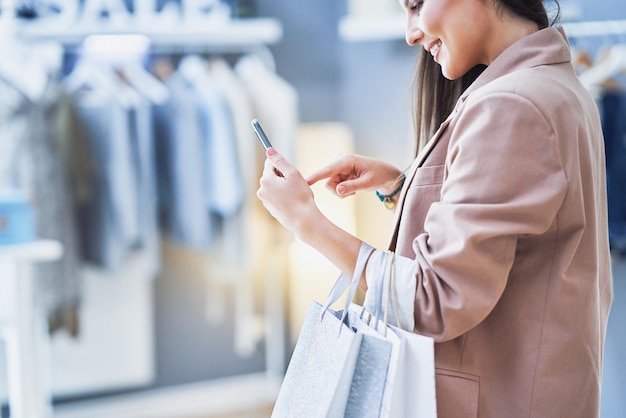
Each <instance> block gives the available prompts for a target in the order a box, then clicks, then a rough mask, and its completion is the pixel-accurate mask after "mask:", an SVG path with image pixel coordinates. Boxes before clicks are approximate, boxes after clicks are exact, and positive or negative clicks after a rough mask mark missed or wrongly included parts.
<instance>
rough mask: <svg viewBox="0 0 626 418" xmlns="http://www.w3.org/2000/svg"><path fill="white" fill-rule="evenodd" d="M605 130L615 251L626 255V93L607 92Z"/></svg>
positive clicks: (611, 235)
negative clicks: (625, 191)
mask: <svg viewBox="0 0 626 418" xmlns="http://www.w3.org/2000/svg"><path fill="white" fill-rule="evenodd" d="M600 108H601V109H602V114H601V121H602V129H603V132H604V145H605V152H606V177H607V194H608V196H607V197H608V206H609V241H610V242H611V248H612V249H614V250H617V251H618V252H620V253H622V254H624V255H626V194H624V185H626V92H624V91H618V90H606V91H605V92H604V94H603V95H602V97H601V106H600Z"/></svg>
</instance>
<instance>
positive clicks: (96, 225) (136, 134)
mask: <svg viewBox="0 0 626 418" xmlns="http://www.w3.org/2000/svg"><path fill="white" fill-rule="evenodd" d="M65 88H66V89H67V90H68V91H69V92H70V94H71V97H72V100H73V103H74V107H75V112H76V115H77V119H78V124H79V125H80V132H81V133H82V136H83V137H84V139H85V141H86V142H87V148H88V149H89V150H90V153H91V154H92V155H93V157H94V158H93V159H92V164H93V166H92V167H91V170H92V176H91V178H90V179H89V186H88V187H87V189H88V191H87V192H86V193H84V195H83V196H82V198H81V199H80V200H79V201H78V205H79V222H80V231H81V238H82V244H83V245H82V248H83V257H84V260H85V261H87V262H89V263H91V264H92V265H95V266H97V267H101V268H104V269H106V270H111V271H114V270H115V269H118V268H121V267H122V266H123V265H124V262H125V261H126V260H127V259H128V257H129V256H130V255H131V254H133V253H135V252H141V253H142V255H143V256H144V259H145V260H146V262H145V263H144V264H145V265H146V272H147V274H148V275H149V276H150V277H155V276H156V274H157V272H158V270H159V268H160V245H159V234H158V217H157V191H156V174H155V161H154V135H153V132H152V128H153V127H152V119H153V118H152V102H151V101H150V100H149V99H148V98H147V97H145V96H142V95H141V94H140V93H139V92H138V91H136V89H134V88H133V87H132V86H131V85H129V84H128V80H127V79H126V78H123V77H120V74H119V73H118V72H116V71H114V70H113V69H112V68H106V66H102V65H100V66H96V65H94V63H90V62H88V61H86V62H81V63H79V64H78V65H77V67H76V68H75V69H74V70H73V72H72V73H71V74H70V75H69V76H68V77H67V78H66V80H65Z"/></svg>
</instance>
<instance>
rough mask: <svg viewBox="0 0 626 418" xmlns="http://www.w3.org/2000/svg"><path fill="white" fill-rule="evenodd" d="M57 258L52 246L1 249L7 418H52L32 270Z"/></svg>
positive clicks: (58, 249)
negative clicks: (8, 410) (7, 392)
mask: <svg viewBox="0 0 626 418" xmlns="http://www.w3.org/2000/svg"><path fill="white" fill-rule="evenodd" d="M62 254H63V248H62V246H61V244H60V243H58V242H56V241H47V240H41V241H35V242H31V243H27V244H19V245H9V246H0V338H2V340H3V341H4V343H5V345H6V353H7V355H6V361H7V375H8V387H9V394H8V395H9V396H8V398H9V408H10V412H11V415H10V416H11V417H12V418H13V417H14V418H47V417H51V416H52V401H51V391H50V379H49V375H50V373H49V371H50V365H49V354H48V335H47V327H46V326H45V315H44V314H43V313H42V312H39V311H38V310H37V309H36V306H35V304H34V300H33V299H34V298H33V296H34V292H33V274H32V265H33V264H34V263H39V262H46V261H54V260H57V259H59V258H60V257H61V255H62Z"/></svg>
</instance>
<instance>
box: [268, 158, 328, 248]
mask: <svg viewBox="0 0 626 418" xmlns="http://www.w3.org/2000/svg"><path fill="white" fill-rule="evenodd" d="M266 156H267V159H266V160H265V166H264V168H263V175H262V176H261V180H260V186H261V187H260V188H259V190H258V191H257V197H258V198H259V199H260V200H261V202H263V205H264V206H265V208H266V209H267V210H268V211H269V212H270V214H271V215H272V216H273V217H274V218H276V219H277V220H278V221H279V222H280V223H281V224H282V225H283V226H284V227H285V228H287V229H288V230H290V231H291V232H293V233H294V234H295V235H296V236H300V235H301V234H302V233H303V232H304V228H306V226H307V225H312V224H314V223H315V221H314V219H315V216H317V215H319V214H321V213H320V212H319V210H318V208H317V206H316V205H315V201H314V197H313V191H312V190H311V187H310V186H309V185H308V184H307V182H306V180H305V179H304V177H302V174H300V172H299V171H298V170H296V168H295V167H293V166H292V165H291V164H289V163H288V162H287V160H285V158H284V157H283V156H282V155H280V154H279V153H277V152H276V150H274V148H269V149H268V150H267V153H266Z"/></svg>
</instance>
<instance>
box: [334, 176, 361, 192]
mask: <svg viewBox="0 0 626 418" xmlns="http://www.w3.org/2000/svg"><path fill="white" fill-rule="evenodd" d="M363 183H364V182H363V180H362V179H360V178H357V179H351V180H346V181H342V182H341V183H337V187H336V188H335V192H336V193H337V194H338V195H339V196H351V195H353V194H355V193H356V192H357V191H359V190H361V189H363V188H365V187H364V184H363Z"/></svg>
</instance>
